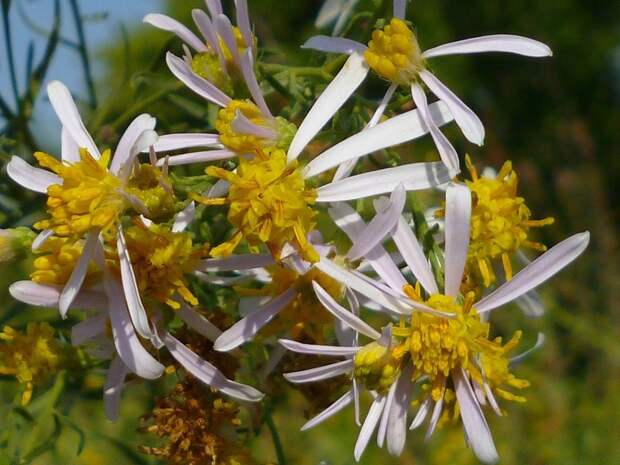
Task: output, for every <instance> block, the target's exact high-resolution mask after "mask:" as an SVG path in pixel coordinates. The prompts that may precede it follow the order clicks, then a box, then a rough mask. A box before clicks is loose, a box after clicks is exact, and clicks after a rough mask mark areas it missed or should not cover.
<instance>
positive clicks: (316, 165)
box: [304, 102, 454, 178]
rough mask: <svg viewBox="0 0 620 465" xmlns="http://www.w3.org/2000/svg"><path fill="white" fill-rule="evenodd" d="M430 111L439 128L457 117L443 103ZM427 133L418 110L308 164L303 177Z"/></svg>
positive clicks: (386, 122) (333, 149)
mask: <svg viewBox="0 0 620 465" xmlns="http://www.w3.org/2000/svg"><path fill="white" fill-rule="evenodd" d="M429 112H430V114H431V116H432V118H433V121H434V122H435V124H436V125H437V126H443V125H444V124H446V123H449V122H450V121H452V120H453V118H454V117H453V116H452V114H451V113H450V110H449V109H448V107H447V105H446V104H445V103H443V102H435V103H432V104H431V105H430V106H429ZM425 134H428V127H427V125H426V123H425V122H424V120H423V119H422V115H421V113H420V112H419V111H418V110H417V109H416V110H410V111H408V112H405V113H403V114H402V115H398V116H395V117H393V118H390V119H388V120H387V121H384V122H383V123H379V124H377V125H376V126H375V127H373V128H369V129H366V130H364V131H362V132H359V133H357V134H355V135H353V136H351V137H349V138H347V139H345V140H343V141H342V142H340V143H339V144H336V145H334V146H333V147H331V148H330V149H328V150H326V151H325V152H323V153H322V154H321V155H319V156H318V157H316V158H314V159H313V160H312V161H310V163H308V165H307V166H306V169H305V170H304V176H305V177H306V178H310V177H312V176H316V175H317V174H320V173H323V172H324V171H327V170H330V169H332V168H334V167H336V166H339V165H340V164H341V163H344V162H346V161H347V160H352V159H355V158H359V157H362V156H364V155H368V154H369V153H373V152H376V151H378V150H381V149H384V148H386V147H393V146H395V145H399V144H402V143H405V142H409V141H411V140H413V139H417V138H419V137H422V136H424V135H425Z"/></svg>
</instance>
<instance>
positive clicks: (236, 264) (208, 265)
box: [200, 254, 274, 272]
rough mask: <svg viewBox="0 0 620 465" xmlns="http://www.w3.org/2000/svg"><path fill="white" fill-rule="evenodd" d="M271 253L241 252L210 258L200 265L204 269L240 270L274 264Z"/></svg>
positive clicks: (214, 270)
mask: <svg viewBox="0 0 620 465" xmlns="http://www.w3.org/2000/svg"><path fill="white" fill-rule="evenodd" d="M273 263H274V260H273V257H272V256H271V255H270V254H240V255H232V256H230V257H229V258H209V259H207V260H203V261H202V263H201V265H200V270H202V271H213V272H216V271H238V270H249V269H252V268H262V267H264V266H269V265H273Z"/></svg>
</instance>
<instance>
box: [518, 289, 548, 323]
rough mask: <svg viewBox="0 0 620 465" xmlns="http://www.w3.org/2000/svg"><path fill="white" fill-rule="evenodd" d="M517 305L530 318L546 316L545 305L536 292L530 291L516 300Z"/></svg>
mask: <svg viewBox="0 0 620 465" xmlns="http://www.w3.org/2000/svg"><path fill="white" fill-rule="evenodd" d="M516 303H517V305H518V306H519V308H521V310H523V313H524V314H525V315H526V316H528V317H530V318H540V317H541V316H543V315H544V314H545V305H544V304H543V302H542V299H541V298H540V294H538V292H536V291H530V292H526V293H525V294H523V295H522V296H521V297H518V298H517V299H516Z"/></svg>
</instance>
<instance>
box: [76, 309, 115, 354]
mask: <svg viewBox="0 0 620 465" xmlns="http://www.w3.org/2000/svg"><path fill="white" fill-rule="evenodd" d="M108 318H109V317H108V315H107V313H101V314H99V315H95V316H92V317H90V318H87V319H85V320H84V321H80V322H79V323H78V324H76V325H74V326H73V327H72V328H71V345H73V346H79V345H81V344H83V343H84V342H85V341H87V340H88V339H92V338H94V337H97V336H100V335H102V334H104V333H105V330H106V328H107V323H108V321H109V320H108Z"/></svg>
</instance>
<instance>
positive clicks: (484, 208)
mask: <svg viewBox="0 0 620 465" xmlns="http://www.w3.org/2000/svg"><path fill="white" fill-rule="evenodd" d="M466 163H467V167H468V169H469V172H470V174H471V181H466V183H467V186H468V187H469V189H470V190H471V192H472V215H471V240H470V246H469V253H468V268H469V269H470V271H472V270H477V271H478V272H479V273H480V276H481V277H482V281H483V283H484V285H485V286H486V287H489V286H490V285H491V284H493V282H494V281H495V273H494V272H493V266H492V265H493V260H496V259H501V261H502V265H503V267H504V272H505V275H506V278H507V279H511V278H512V267H511V264H510V256H511V255H512V254H514V253H515V252H517V251H518V250H519V249H521V248H530V249H534V250H539V251H544V250H546V247H545V246H544V245H543V244H541V243H539V242H533V241H531V240H530V238H529V232H530V231H529V230H530V228H537V227H542V226H546V225H549V224H552V223H553V221H554V220H553V218H544V219H542V220H533V219H531V216H532V213H531V211H530V209H529V208H528V207H527V205H526V204H525V199H524V198H523V197H519V196H518V195H517V187H518V176H517V173H516V172H515V171H514V170H513V169H512V164H511V163H510V162H509V161H508V162H506V163H504V166H502V169H501V170H500V171H499V173H498V174H497V176H496V177H494V178H490V177H484V176H483V177H479V176H478V173H477V171H476V168H475V167H474V166H473V165H472V164H471V161H470V159H469V157H467V158H466Z"/></svg>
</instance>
